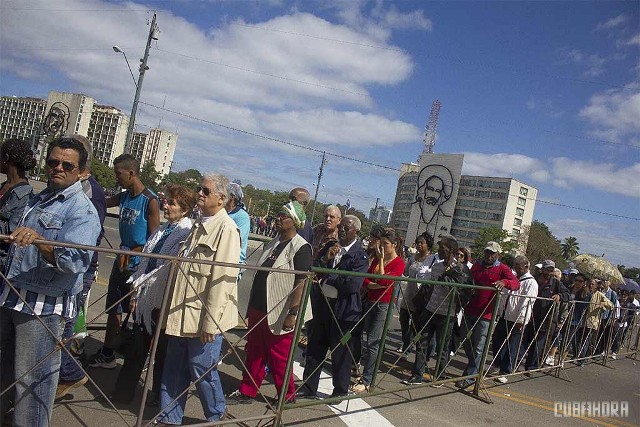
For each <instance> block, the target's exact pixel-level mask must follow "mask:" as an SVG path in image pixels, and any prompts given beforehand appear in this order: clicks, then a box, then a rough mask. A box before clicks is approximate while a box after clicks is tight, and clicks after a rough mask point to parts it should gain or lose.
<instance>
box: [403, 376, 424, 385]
mask: <svg viewBox="0 0 640 427" xmlns="http://www.w3.org/2000/svg"><path fill="white" fill-rule="evenodd" d="M400 382H401V383H402V384H406V385H416V384H423V383H424V381H423V380H422V377H421V376H420V375H413V376H412V377H411V378H409V379H408V380H402V381H400Z"/></svg>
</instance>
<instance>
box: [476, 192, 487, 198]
mask: <svg viewBox="0 0 640 427" xmlns="http://www.w3.org/2000/svg"><path fill="white" fill-rule="evenodd" d="M476 197H486V198H488V197H489V191H488V190H477V191H476Z"/></svg>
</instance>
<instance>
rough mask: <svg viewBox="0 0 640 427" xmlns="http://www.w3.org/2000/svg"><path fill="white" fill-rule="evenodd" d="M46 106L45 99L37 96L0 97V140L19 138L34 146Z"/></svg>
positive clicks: (40, 129) (38, 136)
mask: <svg viewBox="0 0 640 427" xmlns="http://www.w3.org/2000/svg"><path fill="white" fill-rule="evenodd" d="M46 106H47V101H45V100H44V99H39V98H22V97H17V96H2V97H0V141H5V140H7V139H10V138H20V139H24V140H26V141H29V142H31V143H32V144H33V145H34V146H35V145H36V144H37V141H38V140H39V138H40V133H41V132H42V120H43V119H44V113H45V108H46Z"/></svg>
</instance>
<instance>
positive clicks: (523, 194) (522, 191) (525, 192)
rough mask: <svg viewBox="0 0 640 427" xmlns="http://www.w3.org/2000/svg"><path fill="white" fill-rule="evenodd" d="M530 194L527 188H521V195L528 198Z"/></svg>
mask: <svg viewBox="0 0 640 427" xmlns="http://www.w3.org/2000/svg"><path fill="white" fill-rule="evenodd" d="M528 194H529V189H528V188H527V187H520V195H521V196H525V197H526V196H527V195H528Z"/></svg>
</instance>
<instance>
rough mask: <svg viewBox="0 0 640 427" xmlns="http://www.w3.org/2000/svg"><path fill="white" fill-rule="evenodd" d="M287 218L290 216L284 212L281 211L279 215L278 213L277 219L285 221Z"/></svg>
mask: <svg viewBox="0 0 640 427" xmlns="http://www.w3.org/2000/svg"><path fill="white" fill-rule="evenodd" d="M287 218H289V215H287V214H286V213H284V212H281V213H279V214H278V215H276V219H279V220H280V221H284V220H285V219H287Z"/></svg>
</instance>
